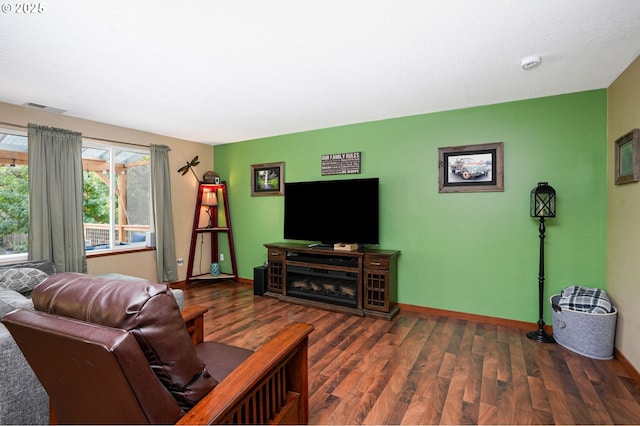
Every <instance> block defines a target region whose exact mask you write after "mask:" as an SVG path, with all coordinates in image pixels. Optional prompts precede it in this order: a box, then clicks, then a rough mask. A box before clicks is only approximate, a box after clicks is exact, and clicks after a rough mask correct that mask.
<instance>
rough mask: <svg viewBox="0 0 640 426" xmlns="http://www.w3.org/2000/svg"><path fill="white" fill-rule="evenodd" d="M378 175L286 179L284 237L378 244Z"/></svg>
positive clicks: (332, 242)
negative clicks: (360, 177)
mask: <svg viewBox="0 0 640 426" xmlns="http://www.w3.org/2000/svg"><path fill="white" fill-rule="evenodd" d="M379 218H380V212H379V191H378V178H364V179H342V180H324V181H313V182H287V183H285V184H284V238H285V239H287V240H303V241H311V242H315V241H318V242H320V243H322V244H323V245H326V244H331V245H333V244H335V243H348V244H352V243H356V244H379V239H380V234H379V220H380V219H379Z"/></svg>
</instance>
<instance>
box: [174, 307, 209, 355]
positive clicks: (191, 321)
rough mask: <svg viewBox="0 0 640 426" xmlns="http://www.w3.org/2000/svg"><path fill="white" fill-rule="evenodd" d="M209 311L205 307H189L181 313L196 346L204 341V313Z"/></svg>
mask: <svg viewBox="0 0 640 426" xmlns="http://www.w3.org/2000/svg"><path fill="white" fill-rule="evenodd" d="M208 310H209V309H207V308H205V307H204V306H189V307H187V308H184V309H182V310H181V311H180V313H181V314H182V320H183V321H184V325H185V326H186V327H187V331H188V332H189V336H191V341H192V342H193V345H194V346H195V345H197V344H198V343H202V342H203V341H204V313H205V312H207V311H208Z"/></svg>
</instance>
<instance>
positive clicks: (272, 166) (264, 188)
mask: <svg viewBox="0 0 640 426" xmlns="http://www.w3.org/2000/svg"><path fill="white" fill-rule="evenodd" d="M267 195H284V162H280V163H265V164H252V165H251V196H252V197H261V196H267Z"/></svg>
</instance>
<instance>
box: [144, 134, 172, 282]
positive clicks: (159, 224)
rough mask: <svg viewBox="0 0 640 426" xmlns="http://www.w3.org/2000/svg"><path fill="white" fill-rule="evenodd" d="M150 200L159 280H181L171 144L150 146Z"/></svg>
mask: <svg viewBox="0 0 640 426" xmlns="http://www.w3.org/2000/svg"><path fill="white" fill-rule="evenodd" d="M150 148H151V203H152V204H153V221H154V223H155V230H156V269H157V272H158V282H174V281H177V280H178V271H177V270H176V242H175V238H174V236H173V214H172V213H171V179H170V178H169V147H168V146H165V145H151V147H150Z"/></svg>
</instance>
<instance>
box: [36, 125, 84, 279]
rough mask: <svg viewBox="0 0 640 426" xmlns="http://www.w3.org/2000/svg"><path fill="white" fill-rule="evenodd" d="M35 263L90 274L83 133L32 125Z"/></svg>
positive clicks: (64, 270) (61, 270) (60, 269)
mask: <svg viewBox="0 0 640 426" xmlns="http://www.w3.org/2000/svg"><path fill="white" fill-rule="evenodd" d="M28 141H29V143H28V145H29V147H28V151H29V259H30V260H50V261H51V262H53V264H54V265H55V266H56V269H57V271H58V272H85V273H86V272H87V259H86V255H85V251H84V228H83V226H84V225H83V198H82V197H83V195H82V134H80V133H77V132H71V131H69V130H64V129H54V128H50V127H45V126H37V125H35V124H29V127H28Z"/></svg>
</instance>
